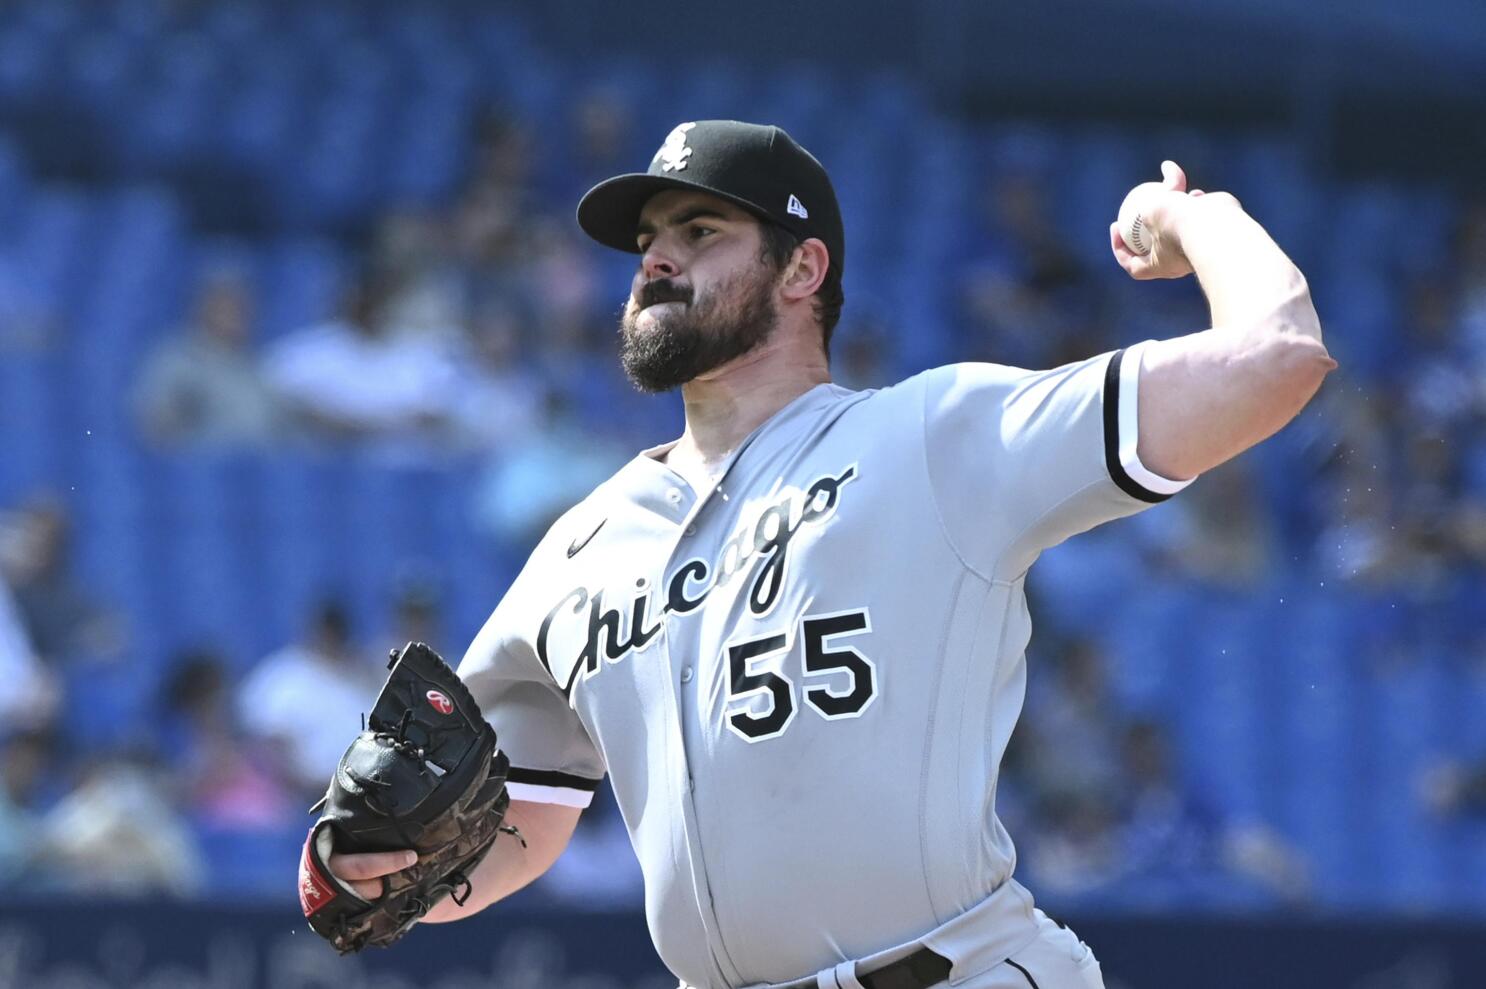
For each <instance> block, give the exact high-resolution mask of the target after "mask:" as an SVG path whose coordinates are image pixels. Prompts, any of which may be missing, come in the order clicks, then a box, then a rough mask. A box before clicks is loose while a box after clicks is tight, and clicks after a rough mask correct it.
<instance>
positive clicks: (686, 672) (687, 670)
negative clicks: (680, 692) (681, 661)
mask: <svg viewBox="0 0 1486 989" xmlns="http://www.w3.org/2000/svg"><path fill="white" fill-rule="evenodd" d="M681 682H682V683H691V667H690V666H683V667H681Z"/></svg>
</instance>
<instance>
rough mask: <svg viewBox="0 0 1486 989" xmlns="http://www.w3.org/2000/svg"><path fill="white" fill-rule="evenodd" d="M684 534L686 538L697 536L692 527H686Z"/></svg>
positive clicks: (694, 527)
mask: <svg viewBox="0 0 1486 989" xmlns="http://www.w3.org/2000/svg"><path fill="white" fill-rule="evenodd" d="M686 534H687V535H688V536H695V535H696V534H697V527H696V526H694V525H689V526H687V527H686Z"/></svg>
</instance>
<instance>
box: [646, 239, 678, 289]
mask: <svg viewBox="0 0 1486 989" xmlns="http://www.w3.org/2000/svg"><path fill="white" fill-rule="evenodd" d="M640 271H641V272H642V273H643V274H644V275H645V281H647V282H653V281H655V280H656V279H657V278H675V277H676V276H677V275H679V274H681V266H680V265H679V264H677V263H676V262H675V261H674V260H672V259H671V258H670V257H667V256H666V255H665V254H664V253H662V252H661V251H660V250H658V249H656V248H655V247H651V248H650V250H648V251H646V252H645V256H644V257H643V258H641V259H640Z"/></svg>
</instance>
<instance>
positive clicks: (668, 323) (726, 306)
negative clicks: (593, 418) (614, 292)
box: [619, 267, 779, 395]
mask: <svg viewBox="0 0 1486 989" xmlns="http://www.w3.org/2000/svg"><path fill="white" fill-rule="evenodd" d="M771 275H772V273H771V272H770V271H769V270H768V268H766V267H765V268H760V269H756V270H755V271H753V272H742V273H740V274H738V275H735V276H734V277H733V278H731V279H729V280H728V281H727V282H726V283H724V284H723V285H722V286H721V287H719V288H718V289H717V290H716V291H714V292H712V293H710V294H708V295H707V296H706V297H704V298H703V299H702V300H701V301H700V302H694V301H693V293H692V291H691V290H690V289H687V288H683V287H681V286H678V285H676V284H675V283H673V282H672V281H671V280H670V279H668V278H663V279H657V280H656V281H653V282H648V283H647V284H646V285H645V286H644V288H642V289H641V290H640V298H639V304H638V305H636V303H635V302H634V301H630V302H628V303H626V305H625V307H624V312H623V314H622V315H621V316H620V321H619V327H620V345H619V361H620V363H621V364H622V365H623V366H624V373H625V374H626V375H628V376H629V379H630V381H631V382H633V383H634V386H635V387H636V388H638V389H639V390H640V391H643V392H648V393H650V394H652V395H654V394H659V393H660V392H666V391H670V390H671V389H672V388H676V387H678V386H680V385H684V384H686V383H687V382H688V381H691V380H692V379H694V378H696V377H697V376H698V375H702V374H706V373H707V372H708V371H711V370H713V369H714V368H718V367H721V366H722V365H724V364H726V363H727V362H728V361H731V360H734V359H736V358H738V357H742V356H743V355H744V354H746V353H748V352H749V351H750V350H753V349H754V348H755V347H758V346H760V345H761V344H763V343H764V342H765V341H767V340H768V339H769V337H770V336H772V335H773V333H774V328H775V326H776V325H777V324H778V322H779V310H778V308H777V307H776V306H775V305H774V297H773V289H774V284H773V278H772V277H771ZM661 302H679V303H682V307H681V308H679V309H669V310H667V311H665V312H652V313H651V317H650V318H651V321H652V325H651V326H650V327H648V328H645V329H641V328H640V326H639V325H638V324H639V319H640V315H641V313H642V311H643V307H645V306H649V305H653V304H656V303H661Z"/></svg>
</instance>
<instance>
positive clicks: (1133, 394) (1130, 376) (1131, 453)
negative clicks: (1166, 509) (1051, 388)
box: [1119, 340, 1196, 495]
mask: <svg viewBox="0 0 1486 989" xmlns="http://www.w3.org/2000/svg"><path fill="white" fill-rule="evenodd" d="M1149 343H1151V341H1150V340H1143V341H1141V342H1140V343H1137V344H1135V345H1133V346H1130V347H1126V348H1125V356H1124V359H1123V360H1122V361H1121V362H1120V410H1119V429H1120V466H1122V467H1124V468H1125V473H1126V474H1129V475H1130V479H1131V480H1132V481H1134V482H1135V483H1136V484H1139V485H1140V486H1141V487H1143V488H1145V489H1146V490H1148V491H1151V492H1153V493H1155V494H1158V495H1174V494H1176V493H1177V492H1178V491H1180V490H1182V489H1183V488H1185V487H1186V486H1187V485H1189V484H1191V483H1192V482H1193V481H1195V480H1196V478H1195V477H1191V478H1188V479H1187V480H1185V481H1173V480H1171V479H1170V478H1168V477H1162V476H1161V475H1160V474H1157V473H1155V472H1154V471H1152V470H1150V469H1149V468H1148V467H1146V465H1145V464H1143V463H1141V462H1140V454H1139V453H1138V452H1137V449H1138V447H1139V444H1140V427H1139V423H1138V421H1137V420H1138V410H1139V408H1140V405H1139V401H1140V392H1139V389H1140V364H1141V360H1142V359H1143V358H1144V357H1145V348H1146V345H1147V344H1149Z"/></svg>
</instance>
